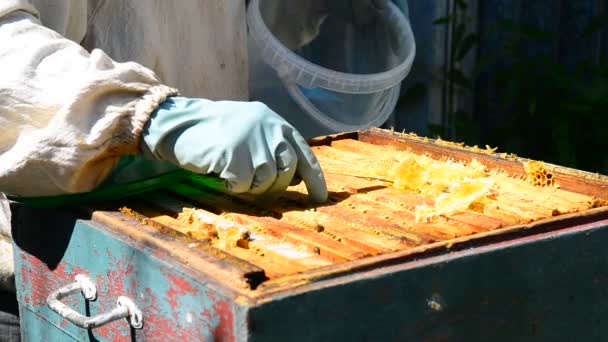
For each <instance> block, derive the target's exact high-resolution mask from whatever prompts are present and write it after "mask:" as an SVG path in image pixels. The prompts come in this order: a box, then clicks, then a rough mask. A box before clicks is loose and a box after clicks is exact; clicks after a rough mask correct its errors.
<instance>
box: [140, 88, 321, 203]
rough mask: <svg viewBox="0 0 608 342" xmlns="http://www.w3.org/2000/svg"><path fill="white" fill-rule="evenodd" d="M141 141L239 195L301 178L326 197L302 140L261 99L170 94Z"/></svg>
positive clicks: (317, 197)
mask: <svg viewBox="0 0 608 342" xmlns="http://www.w3.org/2000/svg"><path fill="white" fill-rule="evenodd" d="M143 141H144V142H145V145H146V146H147V148H149V150H150V152H151V153H152V154H153V155H154V156H155V157H156V158H157V159H159V160H164V161H168V162H170V163H173V164H175V165H178V166H180V167H182V168H185V169H187V170H189V171H192V172H196V173H201V174H215V175H217V176H219V177H220V178H222V179H224V180H225V181H226V187H227V188H228V190H230V191H232V192H235V193H252V194H261V193H264V192H276V191H282V190H284V189H285V188H287V187H288V186H289V185H290V183H291V182H292V180H293V179H294V176H299V177H300V178H301V179H302V180H304V182H305V183H306V187H307V189H308V193H309V194H310V196H311V198H312V199H313V200H314V201H316V202H325V201H326V200H327V186H326V184H325V178H324V176H323V172H322V171H321V167H320V165H319V162H318V161H317V158H316V157H315V155H314V154H313V153H312V151H311V149H310V147H309V146H308V144H307V143H306V141H305V140H304V138H303V137H302V136H301V135H300V134H299V133H298V132H297V131H296V129H295V128H293V127H292V126H291V125H290V124H288V123H287V122H286V121H285V120H284V119H283V118H281V117H280V116H279V115H277V114H276V113H274V112H273V111H272V110H270V108H268V107H267V106H266V105H264V104H262V103H259V102H231V101H219V102H214V101H208V100H203V99H189V98H183V97H171V98H169V99H167V100H166V101H165V102H163V103H162V104H161V105H160V106H159V108H158V109H157V110H156V111H155V112H154V113H153V114H152V117H151V118H150V120H149V122H148V124H147V125H146V127H145V129H144V133H143Z"/></svg>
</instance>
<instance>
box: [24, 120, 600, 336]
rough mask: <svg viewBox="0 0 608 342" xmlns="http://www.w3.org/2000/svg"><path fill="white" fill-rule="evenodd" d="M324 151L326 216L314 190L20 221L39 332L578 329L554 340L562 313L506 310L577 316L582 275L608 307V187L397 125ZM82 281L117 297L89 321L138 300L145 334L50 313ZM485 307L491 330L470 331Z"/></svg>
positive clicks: (28, 215) (27, 301) (29, 320)
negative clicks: (81, 324)
mask: <svg viewBox="0 0 608 342" xmlns="http://www.w3.org/2000/svg"><path fill="white" fill-rule="evenodd" d="M312 144H313V145H314V147H313V149H314V152H315V154H316V155H317V157H318V159H319V161H320V163H321V165H322V167H323V169H324V171H325V174H326V179H327V182H328V186H329V190H330V201H329V202H328V203H325V204H321V205H312V204H311V203H309V202H308V200H307V197H306V190H305V187H304V185H303V184H300V185H297V186H294V187H291V188H290V189H289V191H287V192H286V193H283V194H280V195H278V196H274V197H273V198H250V197H247V196H239V197H234V196H229V195H226V194H223V193H220V192H216V191H213V190H210V189H204V188H201V187H200V186H197V185H195V184H188V183H182V184H179V185H175V186H174V187H172V188H171V189H167V190H165V191H158V192H156V193H153V194H147V195H145V196H140V197H137V198H134V199H131V200H129V201H128V202H124V203H121V204H120V206H116V205H114V207H112V206H110V207H109V208H105V210H98V209H99V208H97V209H96V210H95V211H94V212H93V211H92V210H90V209H89V210H88V213H89V214H86V213H85V214H84V215H85V218H87V219H85V220H80V221H77V222H76V224H75V221H74V219H75V218H76V217H77V216H78V215H80V217H82V215H83V214H82V212H81V211H78V212H71V211H70V212H68V211H65V212H62V213H56V212H45V211H38V212H36V211H35V210H34V209H27V208H22V207H17V208H15V209H14V210H15V213H16V214H15V219H14V221H15V222H16V223H17V224H16V225H17V226H19V227H18V229H17V230H16V241H17V246H18V247H19V248H18V251H17V254H16V255H17V263H18V268H17V270H18V277H17V284H18V288H19V297H20V301H21V310H22V317H23V318H22V320H23V321H24V323H25V325H24V326H25V327H26V328H24V329H30V331H31V332H30V333H28V334H30V335H29V336H36V337H40V338H44V337H47V338H48V337H49V336H56V335H53V334H55V333H57V332H53V331H54V330H52V329H50V330H49V329H46V330H45V327H48V326H51V325H52V326H54V327H55V328H54V329H57V330H58V331H61V332H62V333H63V334H66V336H71V337H73V338H77V339H78V338H86V337H87V336H90V334H93V335H95V337H96V338H98V339H108V340H112V339H118V338H125V339H128V338H131V337H135V338H136V339H138V338H142V339H144V338H145V339H154V338H155V337H156V338H158V339H159V340H164V339H165V338H166V339H176V340H178V339H181V340H183V339H186V340H197V339H213V338H219V339H222V340H223V339H227V340H234V339H236V340H246V339H250V340H277V341H282V340H298V339H302V340H311V339H318V340H328V339H344V340H352V339H354V340H361V339H367V338H369V339H382V340H387V339H388V340H403V339H404V338H405V339H407V338H411V339H414V340H416V339H422V338H440V337H446V338H447V340H459V339H470V338H474V337H476V336H493V337H497V340H501V339H510V338H525V337H529V336H537V335H538V336H543V337H547V338H551V337H555V336H559V334H560V332H561V331H566V330H567V329H566V327H567V326H568V324H570V323H571V324H574V323H576V324H579V323H580V322H579V321H577V319H573V318H571V317H569V320H570V321H569V323H568V324H566V325H564V326H563V327H561V328H559V329H555V326H553V325H551V324H553V322H559V321H560V320H562V319H563V318H564V317H565V316H564V315H565V314H563V313H555V312H554V311H552V312H553V313H554V314H553V315H550V314H548V315H547V317H546V319H547V322H549V323H546V324H549V325H543V324H542V323H538V322H536V323H534V326H535V328H534V329H536V330H534V332H533V334H536V335H530V334H532V332H531V331H532V330H530V326H529V322H528V321H527V320H528V318H526V319H523V320H522V319H521V317H520V318H518V319H517V320H515V321H513V322H510V321H509V317H511V315H510V314H504V316H500V315H501V312H502V313H504V310H506V309H505V308H504V305H506V304H505V303H511V304H509V305H511V307H512V308H513V310H524V309H525V310H527V311H526V312H527V313H525V314H524V315H527V316H529V318H530V319H531V320H533V319H536V318H534V317H536V316H537V315H541V314H542V312H544V311H543V310H546V307H543V306H542V305H541V306H538V304H539V302H538V301H541V300H551V301H552V302H551V303H552V304H551V305H552V307H554V306H556V307H559V308H560V310H562V309H563V310H566V309H572V308H576V307H578V306H577V305H579V302H578V299H576V300H574V299H572V300H570V301H569V299H568V298H569V297H568V295H567V293H569V290H568V287H564V288H563V289H559V288H557V289H556V288H555V287H554V286H553V284H556V283H565V282H567V280H568V279H567V278H568V276H567V275H568V274H570V275H571V276H573V277H583V278H582V280H581V283H580V286H579V285H577V286H575V287H570V288H575V289H577V291H578V290H580V289H586V291H587V293H586V294H584V295H583V297H585V298H587V297H589V296H595V297H596V298H604V299H606V298H605V297H606V294H601V295H599V294H598V293H599V292H598V291H599V290H598V289H597V288H598V287H599V286H600V285H602V286H605V285H606V284H605V283H606V282H607V280H606V278H608V277H605V273H604V275H603V276H601V277H597V276H596V277H595V278H594V276H593V274H594V273H593V270H592V269H596V270H597V267H602V266H603V265H605V264H606V262H607V259H608V257H607V256H606V253H601V251H602V249H601V243H602V242H603V243H605V242H606V240H605V239H606V238H608V233H606V232H605V229H604V228H603V227H604V226H605V225H606V220H608V207H605V204H606V199H608V181H607V179H606V178H605V177H603V176H599V175H592V174H587V173H584V172H580V171H577V170H571V169H567V168H562V167H558V166H554V165H548V164H540V163H535V162H530V161H528V160H524V159H521V158H518V157H516V156H513V155H507V154H499V153H495V152H494V151H492V150H491V149H489V148H487V149H478V148H470V147H464V146H461V145H458V144H453V143H448V142H445V141H441V140H431V141H429V140H428V139H424V138H419V137H415V136H413V135H407V134H397V133H393V132H388V131H383V130H372V131H366V132H358V133H348V134H341V135H336V136H331V137H324V138H319V139H316V140H315V141H313V143H312ZM412 165H415V167H412ZM446 170H447V171H446ZM463 184H464V186H463ZM91 212H93V213H92V216H91V215H90V213H91ZM32 213H34V214H35V216H33V215H32ZM86 215H89V216H88V217H86ZM50 216H53V219H55V220H57V222H64V224H63V226H59V227H58V228H57V230H56V231H55V232H60V233H61V232H63V233H62V234H64V238H63V239H61V238H60V239H59V240H58V241H60V242H58V244H59V245H60V247H61V248H59V249H60V250H62V251H63V252H64V253H63V254H62V255H56V254H57V253H55V252H52V251H51V250H50V249H49V248H47V247H44V248H41V246H42V245H44V244H41V242H40V240H39V239H33V238H32V236H34V235H35V236H37V237H40V236H44V234H47V233H44V232H42V231H43V230H44V229H41V227H43V226H44V224H43V222H41V218H42V217H45V219H51V217H50ZM61 227H63V228H61ZM60 235H61V234H60ZM558 237H561V238H558ZM592 237H593V239H592ZM53 239H57V238H53ZM570 240H572V241H570ZM45 246H46V245H45ZM580 248H583V249H584V251H585V253H584V254H580V253H582V252H581V251H580ZM41 250H42V251H41ZM44 250H46V252H45V251H44ZM596 252H597V253H596ZM567 253H571V254H570V256H571V257H568V255H567ZM589 253H591V254H589ZM593 253H595V254H593ZM560 265H561V266H560ZM447 266H451V267H447ZM589 267H590V268H591V269H589ZM541 270H542V271H541ZM604 272H605V271H604ZM77 273H85V274H86V275H88V276H89V277H90V278H92V279H94V280H96V281H97V282H98V285H97V286H98V287H100V288H103V289H105V290H106V292H107V293H106V294H104V295H103V297H102V298H100V299H99V300H98V301H97V302H91V303H88V304H87V305H88V306H90V309H89V310H90V311H91V314H95V313H98V312H103V311H104V310H106V311H107V310H110V309H111V308H112V307H113V306H114V305H115V304H114V302H113V301H115V298H116V297H117V296H118V295H123V294H124V295H127V296H130V297H132V298H133V299H134V301H135V302H139V305H140V306H141V308H142V311H143V312H144V328H143V329H142V330H131V329H129V327H128V324H126V322H114V323H111V324H109V325H107V326H104V327H101V328H98V329H95V330H92V331H89V332H87V331H81V330H79V329H78V328H76V327H73V326H71V325H70V324H68V323H66V321H65V320H63V319H62V318H60V317H58V316H57V315H56V314H55V313H53V312H50V311H49V309H48V308H47V307H46V305H45V303H44V299H45V298H46V296H47V295H48V293H50V292H51V291H53V290H55V289H56V288H58V287H60V286H62V285H65V284H66V283H69V282H71V281H73V277H74V276H75V274H77ZM592 278H593V279H592ZM522 284H529V285H530V286H529V287H528V286H526V285H522ZM119 292H120V293H119ZM604 292H605V291H604ZM501 293H502V294H501ZM602 293H603V292H602ZM526 296H528V297H526ZM598 296H599V297H598ZM601 296H604V297H601ZM566 297H567V298H566ZM522 298H523V299H522ZM70 300H71V302H70V303H71V305H72V306H73V307H75V308H78V307H83V308H84V306H83V305H84V304H83V300H82V298H72V299H70ZM513 300H516V301H518V302H517V303H515V302H512V301H513ZM607 303H608V302H607ZM607 307H608V304H603V305H600V304H596V305H592V308H591V311H593V312H594V313H597V314H599V313H602V314H603V313H606V311H608V309H607ZM474 308H479V310H482V311H483V312H485V314H484V315H485V316H487V317H486V318H482V319H481V320H485V322H486V323H487V324H485V325H484V326H481V327H480V326H479V325H478V324H477V323H475V322H472V321H470V319H471V318H473V317H477V316H476V315H478V313H476V310H474ZM485 316H484V317H485ZM454 320H456V321H457V323H458V324H456V323H454V322H456V321H454ZM477 320H478V321H479V320H480V318H479V317H477ZM574 321H576V322H574ZM480 322H481V321H480ZM501 322H502V323H501ZM505 322H507V323H505ZM530 324H531V323H530ZM585 324H591V325H593V324H592V323H589V322H587V323H585ZM167 329H170V330H172V331H173V332H172V333H171V334H170V335H168V334H167ZM471 329H473V330H471ZM505 331H509V332H508V333H505ZM591 331H593V329H591ZM45 334H48V335H45ZM161 336H162V338H161Z"/></svg>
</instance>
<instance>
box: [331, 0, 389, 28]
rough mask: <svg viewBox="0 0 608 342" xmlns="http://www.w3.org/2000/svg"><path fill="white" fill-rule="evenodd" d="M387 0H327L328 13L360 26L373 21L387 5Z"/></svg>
mask: <svg viewBox="0 0 608 342" xmlns="http://www.w3.org/2000/svg"><path fill="white" fill-rule="evenodd" d="M388 1H389V0H329V1H327V6H328V8H329V13H330V15H335V16H338V17H340V18H342V19H344V20H346V21H348V22H351V23H353V24H354V25H355V26H358V27H361V26H365V25H368V24H370V23H372V22H373V21H374V19H376V18H377V17H379V16H380V14H381V13H382V12H383V11H384V10H385V9H386V7H387V6H388Z"/></svg>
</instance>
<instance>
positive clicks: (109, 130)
mask: <svg viewBox="0 0 608 342" xmlns="http://www.w3.org/2000/svg"><path fill="white" fill-rule="evenodd" d="M212 2H213V3H216V4H217V5H215V6H219V7H220V8H219V10H223V11H227V12H230V13H238V12H239V11H241V8H242V11H241V12H242V18H238V16H233V17H234V18H235V20H234V22H228V23H226V22H221V21H222V20H225V17H222V16H217V15H213V13H205V12H206V11H205V10H204V9H205V7H204V6H205V3H206V4H207V5H208V4H209V3H212ZM214 21H216V22H214ZM216 26H217V27H220V26H221V27H224V26H228V27H235V28H237V29H233V30H222V29H220V30H218V31H214V32H210V31H209V29H208V28H209V27H216ZM244 26H245V17H244V4H243V3H242V2H241V1H240V0H223V1H220V2H215V1H208V0H179V1H169V0H165V1H163V0H157V1H139V0H48V1H44V0H33V1H28V0H0V191H3V192H6V193H11V194H15V195H20V196H33V195H35V196H40V195H53V194H60V193H73V192H82V191H87V190H90V189H93V188H94V187H95V186H96V185H98V184H99V183H100V182H101V181H102V180H103V179H104V178H105V177H106V176H107V175H108V174H109V172H110V171H111V170H112V168H113V167H114V166H115V164H116V162H117V160H118V158H119V156H121V155H125V154H138V153H140V148H139V143H140V142H139V140H140V133H141V131H142V129H143V126H144V124H145V123H146V122H147V120H148V117H149V116H150V114H151V112H152V111H153V110H154V109H155V108H156V107H157V106H158V104H159V103H161V102H162V101H164V100H165V98H166V97H167V96H171V95H175V94H177V92H178V91H177V90H176V88H179V89H180V92H181V94H182V95H185V96H197V97H203V98H208V99H232V100H245V99H246V98H247V90H246V89H247V88H246V87H247V80H246V76H243V75H247V69H246V68H247V64H246V56H245V55H243V54H239V53H234V51H231V50H230V49H228V50H227V51H222V50H221V49H217V50H214V51H211V53H209V51H206V50H209V49H210V48H209V46H213V45H216V46H241V45H242V46H246V43H245V40H246V37H245V30H244V29H238V28H239V27H240V28H244ZM235 33H236V34H235ZM81 45H82V46H84V48H83V47H81ZM85 48H86V49H85ZM89 51H90V52H89ZM109 56H112V58H113V59H112V58H110V57H109ZM116 61H120V62H121V63H119V62H116ZM129 61H135V62H137V63H140V64H137V63H134V62H129ZM143 65H145V66H146V67H144V66H143ZM185 66H186V67H185ZM147 67H148V68H150V69H148V68H147ZM152 70H154V71H152ZM209 70H213V74H206V73H207V72H208V71H209ZM157 75H158V76H157ZM160 78H162V79H163V81H164V82H167V83H166V84H168V85H165V84H163V83H161V82H160V81H159V79H160ZM218 84H221V86H218ZM173 87H176V88H173ZM57 132H61V134H58V133H57ZM0 203H1V205H0V288H5V289H6V288H12V285H13V281H12V275H13V260H12V248H11V240H10V211H9V209H8V202H7V201H6V198H5V197H4V196H2V199H0Z"/></svg>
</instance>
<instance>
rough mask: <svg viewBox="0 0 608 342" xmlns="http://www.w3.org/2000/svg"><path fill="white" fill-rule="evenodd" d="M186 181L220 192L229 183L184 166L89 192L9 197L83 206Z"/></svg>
mask: <svg viewBox="0 0 608 342" xmlns="http://www.w3.org/2000/svg"><path fill="white" fill-rule="evenodd" d="M185 181H188V182H191V183H194V184H197V185H201V186H203V187H206V188H211V189H213V190H217V191H222V192H224V191H226V186H225V183H224V181H223V180H222V179H219V178H217V177H213V176H208V175H201V174H196V173H192V172H190V171H186V170H183V169H176V170H174V171H170V172H167V173H165V174H162V175H158V176H154V177H149V178H145V179H142V180H137V181H133V182H128V183H124V184H114V185H109V186H104V187H100V188H98V189H96V190H93V191H91V192H86V193H79V194H68V195H57V196H42V197H16V196H9V195H7V197H8V199H10V200H11V201H14V202H17V203H21V204H24V205H27V206H31V207H38V208H53V207H62V206H73V205H80V204H83V203H87V202H99V201H109V200H118V199H121V198H125V197H130V196H133V195H139V194H142V193H145V192H149V191H153V190H158V189H167V188H171V186H172V185H175V184H178V183H181V182H185Z"/></svg>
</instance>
